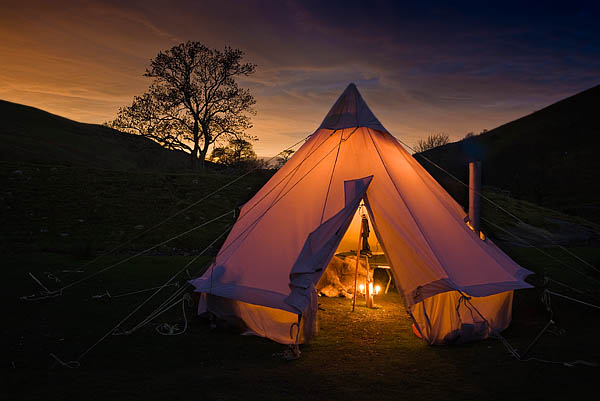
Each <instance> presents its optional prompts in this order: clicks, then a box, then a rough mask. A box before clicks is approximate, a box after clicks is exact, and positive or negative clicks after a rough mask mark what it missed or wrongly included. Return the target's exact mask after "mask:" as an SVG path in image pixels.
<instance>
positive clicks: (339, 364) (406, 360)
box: [0, 163, 600, 400]
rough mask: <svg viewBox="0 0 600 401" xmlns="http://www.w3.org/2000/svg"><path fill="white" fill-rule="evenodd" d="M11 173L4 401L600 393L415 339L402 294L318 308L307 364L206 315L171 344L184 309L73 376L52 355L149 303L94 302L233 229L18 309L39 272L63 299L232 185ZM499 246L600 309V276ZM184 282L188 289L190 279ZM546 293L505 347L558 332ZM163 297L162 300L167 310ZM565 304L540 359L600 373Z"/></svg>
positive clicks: (85, 344) (592, 336) (545, 369)
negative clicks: (167, 330)
mask: <svg viewBox="0 0 600 401" xmlns="http://www.w3.org/2000/svg"><path fill="white" fill-rule="evenodd" d="M16 171H20V172H19V173H18V172H16ZM1 176H2V182H3V188H2V203H1V206H2V215H1V218H2V220H1V222H0V223H1V224H2V233H1V234H2V248H1V252H2V261H3V262H2V266H3V272H4V282H5V283H7V284H8V285H5V288H4V290H3V293H2V301H3V305H4V310H5V311H7V313H6V316H5V318H4V324H3V328H2V341H3V344H6V345H5V348H4V349H5V350H7V352H5V355H6V356H5V358H4V363H3V364H2V367H3V370H4V371H3V374H2V375H3V378H4V380H5V381H6V385H4V386H3V387H2V388H3V390H2V394H3V395H5V398H6V399H10V400H20V399H27V400H82V399H85V400H107V399H115V400H154V399H156V400H178V399H194V400H198V399H218V400H229V399H231V400H234V399H266V400H271V399H272V400H280V399H282V398H286V399H298V400H300V399H302V400H306V399H318V400H321V399H333V400H337V399H340V400H342V399H343V400H348V399H352V400H354V399H373V398H376V399H390V400H397V399H423V400H438V399H440V400H442V399H443V400H474V399H498V400H500V399H502V400H505V399H544V400H548V399H557V400H558V399H580V398H583V396H584V395H585V394H586V392H589V393H591V394H594V393H595V392H596V387H597V378H598V372H599V370H598V368H594V367H589V366H582V365H577V366H575V367H566V366H564V365H561V364H548V363H541V362H537V361H530V362H520V361H517V360H516V359H514V358H513V357H512V356H510V355H509V354H508V353H507V351H506V350H505V348H504V347H503V345H502V344H501V343H500V342H498V341H496V340H486V341H482V342H477V343H472V344H466V345H461V346H444V347H442V346H436V347H431V346H427V345H425V344H424V343H423V342H422V341H421V340H419V339H418V338H417V337H415V336H414V335H413V333H412V331H411V329H410V324H409V321H408V320H407V318H406V314H405V312H404V309H403V308H402V306H401V304H400V302H399V301H400V300H399V296H398V295H396V294H393V293H390V294H388V295H386V296H383V297H380V298H378V299H377V304H378V305H379V308H378V309H376V310H367V309H365V308H363V307H360V308H358V310H357V312H355V313H351V312H349V310H350V305H349V303H348V301H347V300H345V299H325V298H321V306H322V308H323V309H324V310H322V311H320V312H319V319H320V327H321V331H320V333H319V335H318V336H317V337H316V339H315V341H314V342H313V343H311V344H310V345H307V346H303V347H302V356H301V358H300V359H299V360H296V361H285V360H283V359H282V358H281V357H279V356H273V354H277V353H281V352H282V351H283V349H284V348H283V347H282V346H281V345H279V344H276V343H273V342H272V341H269V340H265V339H262V338H256V337H244V336H239V335H237V334H235V333H231V332H230V331H229V330H227V329H226V328H223V327H219V328H217V329H216V330H212V331H211V330H210V328H209V325H208V323H207V322H204V321H201V320H199V319H198V318H196V317H195V314H194V310H193V308H187V309H186V313H187V317H188V321H189V327H188V330H187V332H186V333H185V334H183V335H180V336H171V337H168V336H160V335H159V334H157V333H156V331H155V330H154V327H155V326H156V325H157V324H159V323H163V322H167V323H170V324H173V323H179V324H181V325H182V324H183V315H182V311H181V309H180V308H179V307H176V308H174V309H173V310H171V311H170V312H169V313H167V314H165V315H163V316H161V317H159V318H157V319H156V320H155V321H153V322H152V323H151V324H150V325H148V326H146V327H145V328H143V329H142V330H140V331H138V332H136V333H135V334H133V335H131V336H108V338H107V339H106V340H105V341H104V342H102V343H100V344H99V345H98V346H97V347H96V348H94V349H93V350H92V351H91V352H90V353H89V354H87V355H86V356H85V357H84V358H83V359H82V360H81V367H80V368H78V369H66V368H63V367H61V366H58V365H57V364H56V363H55V361H54V360H53V359H52V358H51V357H50V356H49V354H50V353H54V354H56V355H57V356H58V357H60V358H61V359H63V360H64V361H70V360H73V359H75V358H76V357H77V356H78V355H80V354H81V353H82V352H83V351H85V350H86V349H87V348H89V347H90V346H91V345H92V344H94V343H95V342H96V341H97V340H98V339H99V338H100V337H101V336H102V335H103V334H104V333H106V332H107V331H108V330H109V329H110V328H111V327H113V326H114V325H115V324H116V323H117V322H118V321H119V320H121V319H122V318H123V317H124V316H126V315H127V314H128V313H129V312H130V311H131V310H133V309H134V307H135V306H136V305H138V304H139V303H140V302H142V301H143V300H144V299H145V298H146V297H147V295H148V294H147V293H146V294H139V295H132V296H129V297H122V298H112V299H107V298H102V299H94V298H92V296H93V295H99V294H103V293H104V292H105V291H106V290H108V291H109V292H110V293H111V294H113V295H118V294H123V293H126V292H130V291H135V290H139V289H144V288H149V287H154V286H157V285H160V284H162V283H164V282H165V281H166V280H167V279H168V277H170V275H171V274H172V273H174V272H176V271H177V270H179V269H180V268H181V267H182V266H183V265H184V264H185V263H187V262H188V261H189V260H190V259H191V257H192V256H191V255H195V254H197V252H198V250H200V249H203V248H204V247H205V246H206V245H207V244H208V243H209V241H210V240H212V239H213V238H214V237H215V236H216V235H217V234H218V233H220V232H221V231H222V230H223V229H224V227H226V226H227V225H228V224H230V223H231V221H223V222H218V223H215V224H214V225H211V226H208V227H207V228H206V229H205V230H200V231H199V232H194V233H193V234H192V235H191V236H189V237H185V238H182V239H180V240H177V241H176V242H175V243H173V244H169V246H164V247H161V248H159V249H158V250H157V251H156V252H154V253H152V254H151V256H142V257H139V258H135V259H133V260H132V261H129V262H127V263H125V264H123V265H120V266H118V267H115V268H114V269H111V270H109V271H107V272H106V273H104V274H101V275H98V276H97V277H95V278H93V279H91V280H89V281H86V282H85V284H83V285H81V286H76V287H74V288H73V289H71V290H66V291H65V293H64V295H63V296H62V297H57V298H52V299H48V300H44V301H35V302H27V301H22V300H20V299H19V297H21V296H23V295H28V294H31V293H33V292H36V291H38V290H39V288H38V286H37V284H35V282H34V281H33V280H32V279H31V278H30V277H29V276H28V272H32V273H33V274H34V275H35V276H36V277H38V278H39V279H40V280H42V281H43V282H44V283H45V285H47V286H49V287H50V288H57V287H59V286H60V285H61V283H55V282H53V281H52V280H51V279H49V278H48V276H47V275H46V274H45V272H50V273H52V274H53V275H55V276H58V277H60V278H61V279H62V280H63V281H62V283H70V282H73V281H74V280H76V279H78V278H79V277H81V273H70V274H67V273H63V272H62V270H72V269H77V268H78V267H80V266H82V265H84V264H86V263H87V262H88V261H90V260H91V259H92V258H93V256H94V255H98V254H100V253H102V252H103V251H104V250H106V249H110V248H111V247H113V246H115V245H116V244H118V243H120V242H123V241H125V240H127V238H131V237H132V236H135V235H137V233H139V232H140V229H138V228H136V227H138V226H139V225H142V226H143V227H144V228H147V227H150V226H151V225H152V224H154V223H156V222H157V221H160V220H162V219H163V218H165V217H167V216H169V215H171V214H173V213H174V212H176V211H178V210H180V209H182V208H183V207H186V206H188V205H190V204H192V202H193V201H194V200H197V199H200V198H201V197H202V196H204V195H205V194H207V193H209V192H210V191H212V190H214V189H216V188H217V187H219V186H220V185H223V184H224V183H226V182H229V181H230V180H231V179H232V177H230V176H226V175H219V174H212V173H211V174H208V175H198V174H149V173H124V172H115V171H109V170H92V169H86V168H75V167H65V166H62V167H61V166H43V165H25V164H14V163H5V164H2V170H1ZM267 178H268V176H260V175H257V176H251V177H248V179H247V180H244V181H242V182H239V183H237V184H236V185H234V186H232V187H230V188H229V189H228V190H227V192H226V193H223V194H221V195H219V197H215V198H211V199H209V200H207V201H206V203H203V204H202V206H200V205H199V206H198V207H196V208H192V209H190V210H189V212H186V213H184V214H182V215H180V216H178V217H177V218H176V219H173V221H172V222H170V223H169V224H165V225H164V226H163V227H162V228H161V230H157V232H153V233H151V234H149V235H147V236H143V237H141V238H139V239H138V240H136V241H134V242H133V243H132V244H129V245H128V246H127V247H125V248H124V249H122V250H121V253H120V254H117V255H113V256H109V257H106V258H104V259H101V260H100V261H98V262H97V263H95V264H92V265H91V266H88V267H86V269H87V271H88V272H95V271H98V270H99V269H100V268H101V267H103V266H108V265H110V264H112V263H115V262H118V261H120V260H122V259H123V258H124V257H127V256H130V255H132V254H133V253H135V252H136V251H138V250H140V249H144V248H145V247H147V246H148V245H151V244H155V243H157V242H159V241H161V240H164V239H165V238H169V237H170V236H172V235H174V234H176V233H180V232H182V231H185V230H187V229H189V228H191V227H194V226H196V225H198V224H200V223H201V222H203V221H206V220H207V219H209V218H211V217H213V216H217V215H219V214H221V213H223V212H225V211H227V210H231V209H232V208H233V207H235V206H236V205H238V204H240V203H243V202H244V201H246V200H247V199H248V198H249V197H250V196H251V195H252V194H253V193H254V192H255V191H256V190H257V189H258V188H259V187H260V186H261V185H262V183H263V182H264V181H266V179H267ZM497 200H498V201H502V202H504V203H503V205H504V206H505V207H512V208H513V209H511V210H512V211H513V212H515V213H519V212H520V213H522V215H521V217H523V218H526V217H528V216H529V217H530V219H529V220H528V223H529V224H532V225H541V226H542V228H544V229H545V230H547V231H548V232H549V233H551V234H557V233H560V232H561V231H560V228H561V227H562V225H560V224H559V225H556V224H555V221H554V220H552V221H550V222H548V221H546V220H545V219H544V218H541V217H540V216H541V215H542V214H545V212H544V213H542V212H543V210H541V209H539V208H538V209H536V208H535V205H532V204H525V203H521V202H519V201H516V200H511V199H503V198H497ZM494 213H495V212H494V211H493V210H491V209H488V210H487V212H486V209H484V215H486V216H487V217H489V218H491V219H494V220H495V221H497V222H498V223H499V224H502V225H503V226H507V227H508V226H510V224H512V223H510V222H508V221H506V220H502V219H500V218H499V217H498V216H497V215H496V214H494ZM554 218H557V216H556V215H554ZM558 218H559V219H567V220H568V222H569V224H571V223H572V224H575V225H577V227H584V228H586V230H588V231H590V230H591V231H592V232H593V231H594V230H595V228H594V227H595V226H594V225H593V224H591V225H589V224H587V223H584V222H581V221H579V220H569V218H568V216H563V215H560V216H559V217H558ZM80 220H83V221H80ZM557 227H558V228H557ZM142 230H143V229H142ZM584 231H585V230H584ZM588 231H586V232H588ZM525 232H531V230H529V231H527V230H525ZM63 234H67V235H63ZM592 237H593V236H592ZM594 244H595V242H594V240H593V238H592V239H590V238H587V239H586V237H585V236H584V237H582V238H579V239H578V240H577V241H576V242H575V243H571V244H569V245H567V246H568V247H569V249H570V250H572V251H573V252H575V253H577V255H580V256H581V257H583V258H584V259H586V260H588V261H589V262H591V263H592V264H593V265H595V266H597V265H598V264H599V262H600V248H598V247H597V246H596V245H594ZM501 246H503V247H504V250H505V251H506V252H507V253H508V254H509V255H510V256H511V257H513V258H514V259H515V260H516V261H517V262H518V263H520V264H521V265H523V266H524V267H527V268H529V269H531V270H533V271H535V272H537V273H540V274H542V273H544V274H546V275H548V276H550V277H553V278H554V279H556V280H558V281H560V282H563V283H567V284H569V285H571V286H573V287H576V288H578V289H581V290H584V291H586V292H588V293H590V294H592V295H591V296H587V295H583V294H578V293H576V292H573V291H571V290H569V289H566V288H561V287H560V286H559V285H556V284H552V288H553V289H554V290H556V291H557V292H562V293H565V294H568V295H571V296H576V297H578V298H582V299H584V300H586V301H588V302H593V303H596V304H598V303H600V301H598V299H600V294H599V292H600V291H599V289H600V286H599V285H598V283H599V281H598V280H600V274H598V273H597V272H595V271H593V270H592V269H589V268H587V267H586V266H584V265H582V264H581V263H579V262H578V261H577V260H575V259H573V258H572V257H570V256H568V255H566V254H565V253H564V252H563V251H561V250H560V249H557V248H556V247H547V248H544V251H545V252H548V253H550V254H551V255H553V256H555V257H556V258H558V259H559V260H560V261H562V262H564V263H566V264H567V265H568V266H570V267H574V268H575V269H577V272H576V271H574V270H569V269H568V268H567V267H565V266H564V265H562V264H561V263H559V262H557V261H556V260H554V259H551V258H548V257H547V256H544V255H543V254H541V253H539V252H538V251H537V250H535V249H534V248H529V247H523V246H519V247H517V246H514V244H512V245H511V244H510V242H502V243H501ZM174 248H175V249H174ZM217 249H218V244H217V245H215V247H213V249H212V250H211V251H210V252H209V254H210V255H209V256H207V257H205V258H201V259H199V260H198V261H197V262H196V263H194V264H193V265H192V266H190V269H189V270H190V273H191V275H192V276H193V275H195V274H198V273H199V272H201V271H202V269H203V268H205V266H206V263H207V262H208V260H209V257H210V256H212V255H214V252H216V250H217ZM179 281H180V282H182V283H183V282H184V281H185V276H184V277H181V278H180V280H179ZM169 290H170V291H173V290H175V289H174V288H170V289H169ZM539 295H540V290H526V291H518V292H517V294H516V297H515V303H514V315H513V317H514V320H513V323H512V325H511V327H510V328H509V329H508V330H506V331H505V333H504V335H505V337H506V338H507V340H508V341H509V342H510V343H511V344H512V345H513V346H514V347H516V348H517V349H518V350H519V351H520V352H522V351H523V350H524V349H525V348H526V347H527V345H528V344H529V343H530V342H531V340H532V339H533V338H534V337H535V335H536V334H537V333H538V332H539V331H540V330H541V328H542V327H543V326H544V325H545V323H546V322H547V321H548V318H549V316H548V313H547V311H546V310H545V308H544V307H543V305H542V304H541V302H540V301H539ZM593 297H595V299H594V298H593ZM162 299H164V296H163V298H161V299H158V300H157V303H158V302H159V301H160V300H162ZM552 301H553V306H554V308H555V312H556V315H555V319H556V321H557V323H558V327H559V328H560V329H564V332H561V331H559V330H556V329H554V330H553V331H552V333H550V332H549V333H546V334H545V335H544V336H543V337H542V338H541V339H540V341H539V343H538V344H537V345H536V346H535V347H534V348H533V351H532V352H531V354H530V355H531V356H533V357H538V358H543V359H547V360H553V361H568V362H572V361H575V360H584V361H591V362H596V363H598V362H600V347H599V346H598V341H597V333H598V331H599V329H600V319H599V318H600V314H599V313H600V311H598V310H594V309H592V308H589V307H585V306H582V305H579V304H575V303H572V302H570V301H566V300H561V299H560V298H556V297H553V298H552ZM157 303H154V301H152V302H151V303H150V304H149V305H147V307H144V308H143V309H142V310H141V311H140V312H139V313H138V314H135V315H134V316H133V317H132V318H131V319H130V320H128V321H127V322H126V323H125V324H124V325H123V327H124V328H130V327H132V326H133V325H135V324H136V323H137V322H139V321H140V320H141V319H142V318H143V317H145V316H146V315H148V314H149V313H150V311H151V310H152V309H153V308H154V307H155V306H156V305H157Z"/></svg>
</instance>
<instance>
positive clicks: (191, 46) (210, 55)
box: [107, 41, 256, 169]
mask: <svg viewBox="0 0 600 401" xmlns="http://www.w3.org/2000/svg"><path fill="white" fill-rule="evenodd" d="M243 55H244V54H243V52H242V51H241V50H239V49H232V48H231V47H225V49H224V50H223V51H220V50H217V49H209V48H207V47H206V46H204V45H203V44H201V43H199V42H191V41H188V42H185V43H181V44H179V45H177V46H174V47H172V48H171V49H169V50H166V51H164V52H159V53H158V55H157V56H156V57H155V58H154V59H153V60H151V62H150V67H149V68H148V69H146V73H145V74H144V75H145V76H147V77H150V78H152V79H153V81H152V83H151V85H150V87H149V88H148V91H147V92H146V93H144V94H143V95H141V96H136V97H135V98H134V100H133V103H132V104H131V106H127V107H123V108H121V109H119V112H118V114H117V118H116V119H115V120H114V121H112V122H109V123H107V125H109V126H111V127H113V128H116V129H119V130H122V131H126V132H130V133H134V134H139V135H143V136H145V137H148V138H150V139H152V140H155V141H156V142H158V143H160V144H161V145H163V146H164V147H166V148H169V149H178V150H184V151H186V152H189V154H190V161H191V167H192V168H194V169H196V168H198V167H200V168H204V160H205V158H206V154H207V152H208V149H209V146H210V145H211V144H213V143H215V141H217V140H220V139H222V138H231V139H233V138H235V139H240V140H245V139H253V138H252V137H251V136H249V135H247V134H246V133H245V131H246V130H247V129H249V128H251V127H252V124H251V120H250V117H249V115H251V114H254V113H255V112H254V109H253V108H252V106H253V105H254V104H255V103H256V102H255V100H254V97H253V96H252V95H251V94H250V91H249V90H248V89H243V88H240V87H239V85H238V84H237V82H236V78H238V77H240V76H248V75H250V74H252V73H254V71H255V68H256V66H255V65H254V64H250V63H243V62H242V58H243Z"/></svg>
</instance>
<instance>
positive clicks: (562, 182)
mask: <svg viewBox="0 0 600 401" xmlns="http://www.w3.org/2000/svg"><path fill="white" fill-rule="evenodd" d="M598 110H600V85H598V86H595V87H593V88H591V89H588V90H586V91H584V92H581V93H579V94H577V95H574V96H571V97H569V98H567V99H564V100H562V101H559V102H557V103H555V104H552V105H551V106H548V107H546V108H544V109H541V110H539V111H536V112H535V113H532V114H530V115H527V116H525V117H522V118H520V119H518V120H515V121H512V122H510V123H508V124H504V125H502V126H500V127H498V128H495V129H493V130H491V131H488V132H486V133H484V134H481V135H478V136H475V137H471V138H468V139H464V140H462V141H459V142H455V143H451V144H448V145H445V146H441V147H439V148H435V149H432V150H429V151H427V152H424V153H423V154H416V155H415V157H416V159H417V160H418V161H419V162H420V163H421V164H422V165H423V166H424V167H425V168H426V169H427V170H428V171H429V172H430V173H431V174H432V175H433V176H434V177H435V178H436V179H437V180H438V181H439V182H440V183H441V184H442V185H443V186H444V187H445V188H446V189H447V190H448V191H449V192H450V193H451V194H452V195H453V196H454V197H455V198H456V199H457V200H459V202H461V203H462V204H463V205H466V203H467V199H466V197H467V191H466V189H465V188H464V186H462V185H460V184H458V183H456V182H455V181H454V180H452V179H451V178H449V177H448V176H447V175H446V174H444V173H442V172H441V171H440V170H438V169H437V168H435V167H433V166H432V165H431V164H430V163H429V162H427V161H426V160H424V159H423V157H420V156H425V157H427V158H428V159H430V160H432V161H434V162H435V163H437V164H439V165H440V166H441V167H443V168H444V169H446V170H448V171H449V172H451V173H452V174H453V175H455V176H456V177H458V178H459V179H461V180H463V182H468V166H467V164H468V162H469V161H470V160H481V161H482V169H483V171H482V173H483V185H484V186H485V185H488V186H493V187H497V188H501V189H503V190H507V191H509V192H510V194H511V195H512V196H513V197H515V198H519V199H525V200H529V201H531V202H534V203H536V204H538V205H542V206H545V207H548V208H551V209H556V210H560V211H562V212H565V213H569V214H573V215H578V216H581V217H585V218H587V219H589V220H593V221H596V222H599V221H600V184H599V182H598V173H599V172H600V158H599V157H598V155H597V150H598V149H597V145H598V144H599V143H600V119H599V118H598Z"/></svg>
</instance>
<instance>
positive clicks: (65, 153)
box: [0, 100, 189, 171]
mask: <svg viewBox="0 0 600 401" xmlns="http://www.w3.org/2000/svg"><path fill="white" fill-rule="evenodd" d="M0 160H2V161H11V162H27V163H41V164H59V165H67V166H82V167H91V168H99V169H109V170H150V171H152V170H154V171H156V170H170V171H175V170H184V169H186V168H187V167H189V161H188V156H187V155H186V154H185V153H184V152H178V151H169V150H166V149H164V148H162V147H161V146H160V145H158V144H157V143H155V142H153V141H151V140H149V139H146V138H143V137H141V136H137V135H131V134H126V133H123V132H119V131H116V130H113V129H111V128H108V127H105V126H102V125H98V124H84V123H79V122H76V121H73V120H69V119H67V118H64V117H60V116H57V115H54V114H50V113H47V112H45V111H43V110H40V109H36V108H34V107H29V106H24V105H21V104H16V103H11V102H7V101H3V100H0Z"/></svg>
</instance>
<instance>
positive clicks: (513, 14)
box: [0, 0, 600, 156]
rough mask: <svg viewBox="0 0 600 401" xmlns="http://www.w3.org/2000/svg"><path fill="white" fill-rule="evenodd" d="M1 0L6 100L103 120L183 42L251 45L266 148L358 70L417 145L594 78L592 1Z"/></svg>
mask: <svg viewBox="0 0 600 401" xmlns="http://www.w3.org/2000/svg"><path fill="white" fill-rule="evenodd" d="M410 3H412V4H413V5H412V6H407V5H403V4H402V2H391V1H389V2H383V1H381V2H380V1H305V2H304V1H269V2H268V1H238V2H233V1H225V0H221V1H169V2H166V1H165V2H158V1H147V0H146V1H60V0H55V1H37V2H36V1H28V0H24V1H10V2H9V1H5V0H0V4H2V6H1V9H0V99H4V100H9V101H13V102H18V103H23V104H27V105H31V106H35V107H39V108H42V109H44V110H47V111H49V112H52V113H56V114H59V115H62V116H65V117H68V118H72V119H74V120H78V121H82V122H91V123H102V122H104V121H107V120H111V119H113V118H114V117H115V115H116V112H117V110H118V108H119V107H120V106H124V105H128V104H130V103H131V100H132V98H133V96H134V95H138V94H141V93H143V92H144V90H145V89H146V87H147V86H148V84H149V79H148V78H145V77H144V76H143V73H144V70H145V68H146V67H147V66H148V64H149V61H150V59H151V58H153V57H154V56H156V54H157V53H158V52H159V51H160V50H165V49H168V48H170V47H171V46H174V45H176V44H178V43H180V42H182V41H186V40H195V41H200V42H202V43H203V44H205V45H206V46H208V47H214V48H223V47H224V46H226V45H229V46H232V47H234V48H239V49H241V50H243V51H244V52H245V54H246V57H245V60H246V61H249V62H252V63H255V64H257V65H258V68H257V72H256V74H254V75H252V76H251V77H249V78H247V79H244V80H241V81H240V83H241V84H242V85H243V86H245V87H248V88H250V89H251V90H252V93H253V94H254V96H255V98H256V100H257V104H256V110H257V113H258V114H257V115H256V116H255V117H254V118H253V122H254V128H253V129H252V131H251V133H252V134H254V135H257V136H258V137H259V138H260V140H259V141H258V142H257V143H255V150H256V151H257V153H258V154H259V155H261V156H268V155H273V154H275V153H277V152H278V151H280V150H282V149H283V148H285V147H287V146H288V145H291V144H292V143H294V142H296V141H297V140H298V139H300V138H302V137H304V136H306V135H307V134H309V133H311V132H312V131H314V130H315V128H316V127H317V126H318V125H319V123H320V122H321V120H322V119H323V117H324V116H325V114H326V113H327V111H328V110H329V108H330V107H331V105H332V104H333V102H334V101H335V100H336V98H337V96H339V94H340V93H341V92H342V91H343V89H344V88H345V87H346V86H347V85H348V83H350V82H354V83H356V85H357V86H358V88H359V90H360V91H361V93H362V95H363V97H364V98H365V100H366V101H367V103H368V104H369V105H370V107H371V109H372V110H373V111H374V113H375V115H377V116H378V117H379V120H380V121H381V122H382V123H383V125H384V126H385V127H386V128H387V129H388V130H389V131H390V132H392V133H393V134H394V135H396V136H397V137H400V138H402V139H403V140H404V141H405V142H407V143H409V144H414V143H416V142H417V140H418V139H419V138H422V137H425V136H427V135H428V134H431V133H438V132H445V133H448V134H449V135H450V137H451V138H452V139H453V140H457V139H460V138H462V137H463V136H464V135H465V134H466V133H467V132H470V131H473V132H475V133H478V132H480V131H481V130H483V129H484V128H487V129H491V128H494V127H496V126H498V125H500V124H503V123H505V122H508V121H511V120H514V119H515V118H518V117H521V116H523V115H526V114H528V113H530V112H532V111H535V110H537V109H539V108H541V107H544V106H546V105H549V104H550V103H553V102H555V101H557V100H560V99H562V98H564V97H567V96H570V95H573V94H575V93H577V92H579V91H582V90H584V89H587V88H590V87H592V86H595V85H597V84H600V23H599V22H598V21H600V12H599V9H598V6H597V5H596V4H598V2H597V1H596V2H587V3H586V2H581V3H580V2H577V1H569V2H566V1H564V2H560V3H557V5H553V4H552V3H551V2H537V3H536V2H527V1H521V2H517V3H511V2H498V4H499V5H498V6H496V7H492V8H485V9H483V8H481V4H484V3H486V2H480V1H479V2H457V4H460V5H456V4H454V5H436V4H435V3H433V2H428V1H419V2H410Z"/></svg>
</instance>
